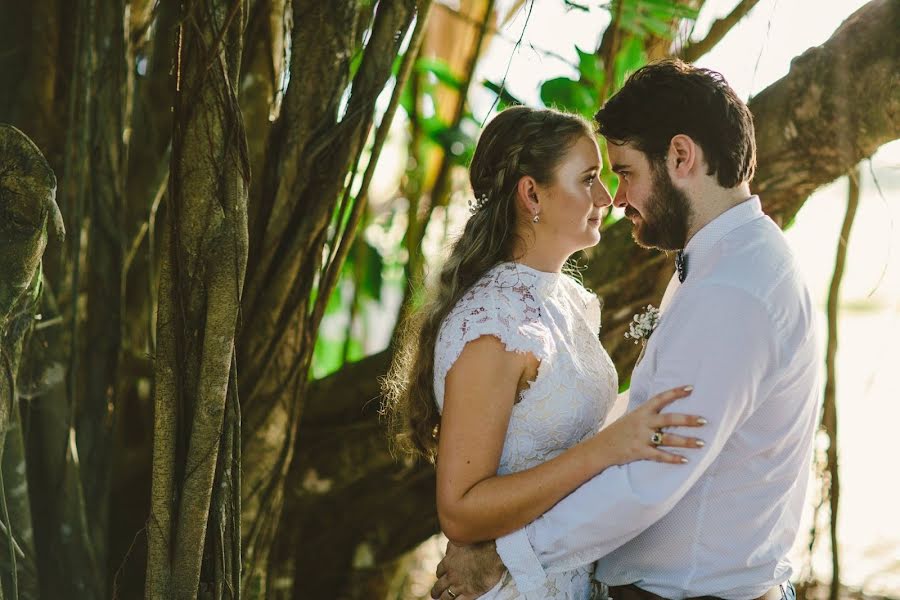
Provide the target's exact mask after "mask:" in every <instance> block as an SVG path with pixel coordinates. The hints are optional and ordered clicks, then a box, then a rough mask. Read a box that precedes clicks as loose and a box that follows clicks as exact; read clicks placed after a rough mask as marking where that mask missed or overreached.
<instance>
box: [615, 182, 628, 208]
mask: <svg viewBox="0 0 900 600" xmlns="http://www.w3.org/2000/svg"><path fill="white" fill-rule="evenodd" d="M624 188H625V186H624V185H622V184H621V183H620V184H619V188H618V189H617V190H616V196H615V198H613V201H612V203H613V205H614V206H615V207H616V208H625V207H626V206H628V200H627V199H626V198H625V196H626V194H625V191H624Z"/></svg>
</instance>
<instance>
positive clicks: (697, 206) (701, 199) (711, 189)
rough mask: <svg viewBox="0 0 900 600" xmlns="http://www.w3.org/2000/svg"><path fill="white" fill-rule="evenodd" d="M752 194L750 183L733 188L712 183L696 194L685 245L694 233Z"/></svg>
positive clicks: (692, 199) (693, 199) (692, 201)
mask: <svg viewBox="0 0 900 600" xmlns="http://www.w3.org/2000/svg"><path fill="white" fill-rule="evenodd" d="M750 196H751V194H750V184H749V183H748V182H744V183H741V184H739V185H737V186H735V187H733V188H723V187H720V186H718V185H710V186H707V187H706V188H704V189H703V190H700V191H699V192H697V193H696V194H695V196H694V197H693V198H691V199H690V201H691V209H692V214H691V224H690V227H688V235H687V240H686V241H685V245H687V243H688V242H690V241H691V238H692V237H694V235H695V234H696V233H697V232H698V231H700V230H701V229H703V228H704V227H706V226H707V225H708V224H709V223H710V222H711V221H713V220H715V219H716V218H717V217H718V216H719V215H721V214H722V213H724V212H726V211H728V210H730V209H732V208H734V207H735V206H737V205H738V204H740V203H741V202H744V201H745V200H747V199H748V198H749V197H750Z"/></svg>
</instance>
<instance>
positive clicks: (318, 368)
mask: <svg viewBox="0 0 900 600" xmlns="http://www.w3.org/2000/svg"><path fill="white" fill-rule="evenodd" d="M343 362H344V340H333V339H329V338H326V337H324V336H322V334H321V333H320V334H319V336H318V337H317V338H316V345H315V348H314V349H313V359H312V368H311V369H310V375H312V378H313V379H321V378H322V377H325V376H326V375H329V374H330V373H333V372H334V371H337V370H338V368H340V366H341V365H342V364H343Z"/></svg>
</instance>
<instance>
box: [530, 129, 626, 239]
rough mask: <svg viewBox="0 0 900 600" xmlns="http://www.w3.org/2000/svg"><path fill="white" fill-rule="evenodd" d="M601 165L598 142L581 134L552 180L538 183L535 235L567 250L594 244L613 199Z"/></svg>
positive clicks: (598, 237)
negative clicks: (606, 185)
mask: <svg viewBox="0 0 900 600" xmlns="http://www.w3.org/2000/svg"><path fill="white" fill-rule="evenodd" d="M600 167H601V158H600V150H599V148H598V147H597V142H596V141H595V140H594V139H593V138H592V137H587V136H582V137H581V138H580V139H579V140H578V141H577V142H575V144H573V145H572V146H571V147H570V148H569V150H568V152H567V153H566V155H565V157H564V158H563V160H562V161H561V162H560V164H559V166H558V167H557V168H556V171H555V172H554V178H553V181H552V182H550V184H548V185H546V186H542V185H538V186H537V192H538V197H539V199H540V201H539V207H540V212H539V215H540V223H539V224H537V225H536V227H535V234H536V235H538V236H540V237H543V238H544V239H545V240H546V241H547V242H549V243H551V244H552V245H553V246H555V247H556V248H558V249H560V250H562V251H564V252H567V253H569V254H571V253H574V252H577V251H578V250H583V249H584V248H590V247H591V246H595V245H597V242H599V241H600V223H602V221H603V216H604V213H605V210H604V209H605V208H606V207H608V206H609V205H610V204H611V203H612V198H611V197H610V195H609V191H607V189H606V187H604V185H603V183H602V182H601V181H600V178H599V175H600Z"/></svg>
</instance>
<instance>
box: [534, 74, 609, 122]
mask: <svg viewBox="0 0 900 600" xmlns="http://www.w3.org/2000/svg"><path fill="white" fill-rule="evenodd" d="M597 96H598V92H597V90H596V89H593V88H592V87H589V86H586V85H584V84H583V83H581V82H579V81H573V80H572V79H569V78H568V77H557V78H555V79H550V80H549V81H545V82H544V83H542V84H541V102H543V103H544V106H550V107H555V108H558V109H561V110H565V111H569V112H574V113H578V114H580V115H582V116H584V117H587V118H590V117H591V116H593V114H594V112H595V111H596V109H597V105H598V100H597Z"/></svg>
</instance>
